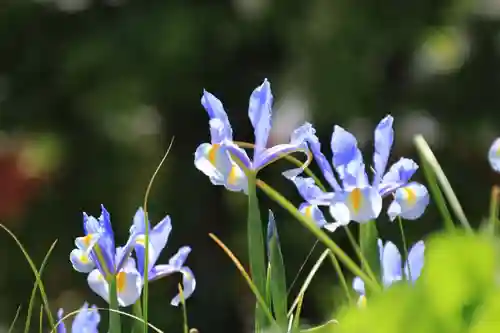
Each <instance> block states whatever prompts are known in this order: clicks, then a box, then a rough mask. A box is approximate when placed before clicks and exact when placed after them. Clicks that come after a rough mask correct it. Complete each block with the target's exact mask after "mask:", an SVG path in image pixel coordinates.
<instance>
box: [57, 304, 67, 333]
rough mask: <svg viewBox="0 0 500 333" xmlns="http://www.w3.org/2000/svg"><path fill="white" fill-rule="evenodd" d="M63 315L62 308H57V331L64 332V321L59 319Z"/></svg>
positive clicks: (58, 332)
mask: <svg viewBox="0 0 500 333" xmlns="http://www.w3.org/2000/svg"><path fill="white" fill-rule="evenodd" d="M63 317H64V310H63V309H59V310H57V320H58V321H59V324H58V325H57V327H56V332H57V333H66V325H65V324H64V321H61V319H63Z"/></svg>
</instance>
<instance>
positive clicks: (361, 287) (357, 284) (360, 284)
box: [352, 276, 365, 296]
mask: <svg viewBox="0 0 500 333" xmlns="http://www.w3.org/2000/svg"><path fill="white" fill-rule="evenodd" d="M352 288H353V289H354V290H355V291H356V292H357V293H358V294H359V295H360V296H364V295H365V282H364V281H363V280H362V279H361V278H360V277H359V276H356V277H355V278H354V279H353V280H352Z"/></svg>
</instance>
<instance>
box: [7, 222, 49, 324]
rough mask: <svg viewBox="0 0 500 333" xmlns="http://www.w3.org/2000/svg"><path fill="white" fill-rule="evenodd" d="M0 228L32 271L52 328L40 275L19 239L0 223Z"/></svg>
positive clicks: (47, 302)
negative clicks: (11, 240) (12, 241)
mask: <svg viewBox="0 0 500 333" xmlns="http://www.w3.org/2000/svg"><path fill="white" fill-rule="evenodd" d="M0 227H1V228H2V229H3V230H5V231H6V232H7V233H8V234H9V236H10V237H12V239H14V241H15V242H16V244H17V246H18V247H19V249H20V250H21V252H22V253H23V255H24V257H25V258H26V261H27V262H28V264H29V265H30V268H31V270H32V271H33V274H34V275H35V279H36V283H37V285H38V289H39V290H40V295H41V297H42V302H43V305H44V309H45V313H46V314H47V318H48V319H49V324H50V326H52V327H53V326H54V317H52V313H51V312H50V308H49V301H48V299H47V294H46V293H45V287H44V286H43V282H42V280H41V278H40V274H39V272H38V270H37V269H36V266H35V264H34V263H33V260H31V257H30V256H29V254H28V252H27V251H26V249H25V248H24V246H23V244H21V242H20V241H19V239H18V238H17V237H16V235H14V233H13V232H12V231H10V230H9V228H7V227H6V226H4V225H3V224H1V223H0Z"/></svg>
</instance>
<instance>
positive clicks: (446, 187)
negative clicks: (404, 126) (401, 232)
mask: <svg viewBox="0 0 500 333" xmlns="http://www.w3.org/2000/svg"><path fill="white" fill-rule="evenodd" d="M413 141H414V143H415V146H417V150H418V152H419V154H420V158H421V160H422V162H424V163H423V165H424V172H425V174H426V177H427V181H428V182H429V185H431V189H433V187H437V183H436V179H437V181H438V182H439V184H440V187H441V189H442V190H443V192H444V195H445V196H446V198H447V199H448V202H449V203H450V205H451V207H452V209H453V211H454V212H455V215H456V216H457V218H458V220H459V221H460V223H462V225H463V227H464V228H465V229H466V230H469V231H471V230H472V228H471V226H470V224H469V221H468V220H467V217H466V216H465V213H464V211H463V209H462V206H461V205H460V202H459V201H458V198H457V196H456V195H455V192H454V191H453V189H452V187H451V184H450V182H449V181H448V178H447V177H446V175H445V174H444V172H443V169H442V168H441V166H440V165H439V162H438V161H437V159H436V156H435V155H434V153H433V152H432V150H431V148H430V147H429V145H428V144H427V141H425V139H424V137H423V136H422V135H417V136H415V138H414V140H413ZM433 192H434V193H433V195H434V200H436V203H437V204H438V207H439V206H442V207H441V208H440V210H441V213H442V215H443V218H445V222H446V223H448V224H450V221H451V224H453V220H452V218H451V216H449V215H450V214H449V211H448V212H446V211H447V210H448V209H447V208H446V203H445V202H444V198H442V195H439V194H437V190H436V188H434V189H433ZM439 193H441V192H440V191H439Z"/></svg>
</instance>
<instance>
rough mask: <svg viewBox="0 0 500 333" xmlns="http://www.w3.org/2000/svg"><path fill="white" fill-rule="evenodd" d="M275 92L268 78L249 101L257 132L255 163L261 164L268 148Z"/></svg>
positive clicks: (253, 123) (251, 116)
mask: <svg viewBox="0 0 500 333" xmlns="http://www.w3.org/2000/svg"><path fill="white" fill-rule="evenodd" d="M272 106H273V94H272V92H271V84H270V83H269V81H268V80H267V79H265V80H264V82H263V83H262V84H261V85H260V86H258V87H257V88H255V90H254V91H253V92H252V94H251V95H250V100H249V102H248V116H249V118H250V121H251V122H252V126H253V128H254V133H255V148H254V155H253V156H254V158H253V159H254V163H256V164H261V162H260V159H261V154H262V153H263V151H264V150H265V149H266V145H267V140H268V138H269V132H270V131H271V121H272V120H271V115H272Z"/></svg>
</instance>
